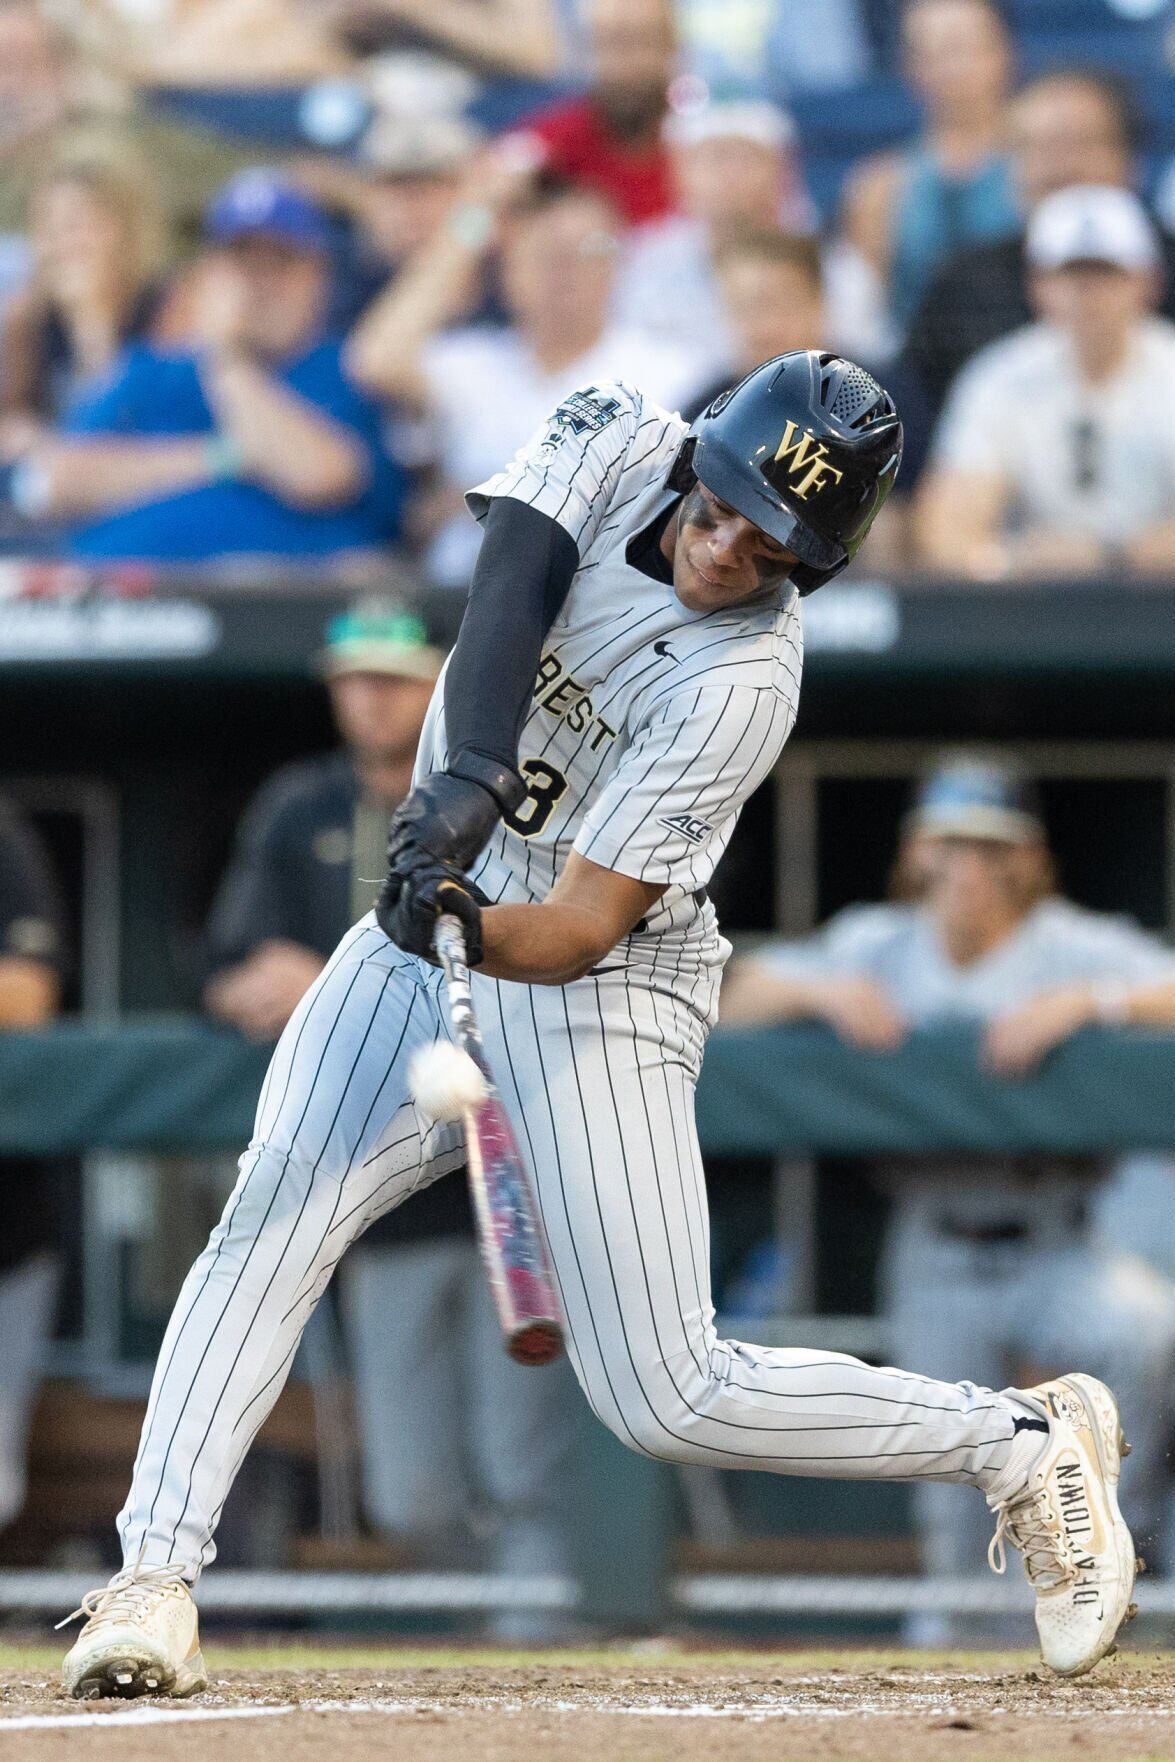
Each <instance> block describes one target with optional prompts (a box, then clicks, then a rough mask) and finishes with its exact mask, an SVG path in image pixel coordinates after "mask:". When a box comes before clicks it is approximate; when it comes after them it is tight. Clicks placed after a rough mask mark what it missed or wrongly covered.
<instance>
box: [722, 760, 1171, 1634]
mask: <svg viewBox="0 0 1175 1762" xmlns="http://www.w3.org/2000/svg"><path fill="white" fill-rule="evenodd" d="M892 891H893V893H894V894H895V896H896V897H895V898H894V899H893V900H892V901H890V902H888V903H886V904H882V905H860V906H852V907H849V908H848V909H847V910H845V911H842V912H839V913H838V914H837V915H836V917H834V918H833V919H831V920H830V922H829V923H828V924H826V925H825V926H824V927H823V928H822V929H821V930H820V932H819V933H818V934H817V935H815V936H812V937H810V938H808V939H806V940H805V941H802V942H792V943H782V942H780V943H769V944H766V945H764V946H762V947H761V948H760V949H758V950H757V951H756V953H755V954H754V955H753V956H751V957H749V958H748V959H746V960H745V961H742V962H740V963H739V964H738V965H736V966H735V968H734V970H733V972H732V974H731V977H730V979H729V980H728V981H727V983H726V984H725V985H724V987H723V995H722V1019H723V1021H724V1022H743V1023H752V1022H771V1021H798V1020H816V1021H823V1022H826V1023H827V1024H828V1025H829V1027H831V1028H832V1029H833V1030H834V1032H835V1033H836V1034H837V1035H838V1036H839V1037H840V1038H841V1039H842V1040H847V1041H849V1042H850V1043H851V1044H853V1045H855V1046H859V1047H861V1048H862V1049H863V1050H865V1051H870V1052H879V1053H881V1052H887V1051H891V1050H893V1048H895V1047H896V1046H898V1045H899V1044H901V1042H902V1041H904V1040H905V1039H906V1037H907V1036H908V1035H909V1034H910V1033H911V1032H912V1031H916V1030H917V1029H919V1028H923V1027H931V1026H934V1025H935V1024H939V1023H946V1022H961V1021H969V1022H972V1023H974V1024H976V1026H977V1027H979V1029H980V1032H981V1039H980V1049H981V1051H980V1056H981V1058H982V1060H983V1062H984V1064H985V1065H986V1067H987V1068H988V1069H989V1070H990V1071H992V1072H994V1073H995V1074H997V1075H999V1076H1001V1077H1004V1078H1006V1079H1010V1080H1015V1079H1018V1078H1021V1077H1024V1076H1027V1075H1028V1074H1029V1073H1030V1072H1031V1071H1032V1070H1034V1069H1035V1068H1036V1066H1037V1065H1038V1064H1039V1063H1040V1062H1041V1061H1042V1060H1043V1059H1044V1058H1046V1057H1047V1056H1048V1054H1049V1053H1050V1052H1051V1051H1052V1050H1053V1049H1054V1048H1055V1047H1057V1046H1059V1045H1061V1044H1062V1043H1063V1042H1064V1041H1066V1040H1068V1039H1069V1038H1070V1036H1071V1035H1073V1034H1075V1033H1076V1032H1077V1031H1078V1030H1079V1029H1080V1028H1082V1027H1084V1026H1086V1025H1089V1024H1094V1023H1102V1024H1103V1025H1115V1024H1119V1025H1125V1024H1134V1025H1138V1026H1147V1025H1149V1026H1152V1027H1158V1028H1169V1027H1170V1026H1171V1024H1172V1022H1173V1021H1175V954H1173V953H1172V952H1171V950H1169V949H1167V948H1165V947H1164V945H1163V944H1162V943H1161V942H1159V941H1158V940H1157V938H1155V937H1153V936H1150V935H1148V934H1147V933H1146V932H1144V931H1143V930H1141V929H1140V928H1139V927H1138V926H1137V925H1135V924H1132V923H1130V922H1129V921H1128V920H1126V919H1124V918H1119V917H1112V916H1110V915H1108V914H1106V913H1101V912H1091V911H1085V910H1083V909H1082V908H1081V907H1079V906H1077V905H1074V904H1072V903H1071V902H1070V901H1068V900H1066V899H1063V898H1061V897H1060V896H1059V895H1058V894H1057V892H1056V878H1055V874H1054V870H1053V862H1052V858H1051V855H1050V853H1049V848H1048V844H1047V840H1046V833H1045V827H1044V823H1043V821H1042V819H1041V815H1040V807H1039V804H1038V802H1037V799H1036V795H1035V791H1034V790H1033V789H1032V788H1031V787H1030V786H1029V785H1028V784H1027V783H1026V782H1025V781H1024V780H1023V779H1022V778H1021V777H1020V776H1019V775H1018V774H1017V773H1016V772H1015V770H1013V769H1012V768H1010V767H1009V766H1007V765H1005V764H1003V763H1001V762H998V761H996V760H993V759H990V758H988V757H987V756H985V755H983V754H978V753H971V754H967V753H958V754H950V755H947V756H945V757H944V758H943V759H941V760H940V761H939V762H938V763H937V764H935V765H934V766H933V767H932V768H931V769H930V770H929V771H928V772H927V774H926V775H925V776H924V778H923V779H922V781H921V783H920V785H919V788H918V791H917V794H916V797H915V801H914V805H913V809H912V811H911V813H910V814H909V816H908V818H907V820H906V823H905V826H904V829H903V837H902V843H901V847H900V850H899V853H898V862H897V865H896V868H895V871H894V883H893V889H892ZM1107 1162H1108V1159H1106V1158H1098V1157H1096V1156H1092V1155H1089V1156H1059V1155H1048V1156H1046V1155H1042V1154H1040V1153H1036V1154H1025V1155H1022V1156H1020V1155H1015V1154H1012V1153H999V1154H994V1153H993V1154H979V1153H970V1154H952V1155H950V1156H939V1157H935V1156H919V1157H901V1158H898V1157H892V1158H889V1159H887V1160H886V1161H885V1162H880V1161H878V1162H874V1163H873V1164H872V1165H871V1168H870V1173H871V1175H872V1176H873V1178H874V1179H875V1180H876V1181H877V1182H878V1183H879V1184H880V1185H881V1186H882V1188H883V1189H884V1190H885V1191H887V1192H888V1193H890V1194H891V1195H892V1197H893V1199H894V1201H895V1204H894V1209H893V1213H892V1216H891V1221H890V1224H889V1228H888V1233H887V1238H886V1242H885V1245H884V1250H883V1256H882V1298H881V1308H882V1312H883V1315H884V1320H885V1329H886V1340H885V1351H886V1353H887V1354H892V1355H893V1356H894V1358H895V1359H896V1360H897V1361H898V1362H900V1363H902V1364H910V1365H913V1366H914V1367H915V1369H917V1370H918V1371H920V1372H921V1373H922V1374H923V1375H927V1376H935V1377H941V1376H949V1375H954V1374H955V1372H956V1369H957V1367H958V1366H960V1365H961V1364H963V1363H964V1362H966V1363H967V1364H969V1365H971V1364H975V1363H976V1362H978V1363H979V1365H980V1367H981V1368H980V1370H979V1371H978V1372H977V1373H976V1374H978V1375H979V1376H980V1377H982V1378H987V1379H989V1380H994V1381H995V1382H997V1383H998V1382H1000V1381H1001V1379H1003V1380H1006V1379H1007V1377H1008V1376H1011V1375H1013V1367H1017V1368H1018V1370H1020V1371H1024V1370H1026V1368H1027V1367H1028V1366H1032V1367H1034V1368H1033V1375H1036V1374H1037V1373H1038V1372H1039V1370H1040V1368H1041V1367H1043V1366H1044V1365H1047V1364H1051V1363H1054V1362H1055V1361H1059V1360H1060V1359H1064V1358H1067V1357H1069V1356H1072V1355H1073V1354H1074V1353H1076V1354H1077V1355H1078V1356H1079V1357H1081V1359H1082V1362H1083V1363H1084V1362H1085V1361H1086V1360H1088V1361H1089V1362H1090V1363H1093V1364H1095V1365H1098V1366H1099V1367H1100V1371H1099V1374H1100V1375H1103V1376H1112V1378H1113V1382H1114V1387H1115V1389H1116V1391H1117V1393H1118V1395H1119V1397H1120V1399H1121V1403H1122V1412H1123V1414H1124V1415H1126V1416H1128V1417H1127V1420H1126V1423H1127V1424H1128V1425H1129V1426H1130V1428H1131V1436H1132V1438H1133V1442H1134V1446H1135V1453H1134V1456H1133V1458H1132V1461H1131V1470H1132V1473H1131V1487H1130V1490H1129V1499H1130V1501H1131V1502H1132V1512H1133V1518H1134V1523H1135V1529H1134V1534H1135V1537H1136V1539H1137V1541H1138V1543H1139V1546H1140V1547H1141V1548H1142V1550H1143V1552H1144V1553H1146V1554H1147V1555H1148V1556H1150V1557H1151V1558H1152V1560H1153V1558H1154V1553H1155V1529H1156V1524H1157V1523H1158V1522H1159V1521H1161V1507H1162V1500H1163V1496H1164V1492H1165V1486H1166V1465H1165V1460H1164V1454H1165V1446H1166V1441H1167V1431H1166V1425H1167V1391H1168V1389H1169V1386H1170V1376H1171V1370H1172V1362H1173V1352H1175V1289H1173V1288H1172V1286H1171V1285H1170V1284H1169V1282H1168V1281H1167V1280H1165V1279H1163V1278H1162V1277H1161V1276H1160V1275H1159V1274H1158V1273H1157V1272H1155V1271H1153V1270H1152V1269H1151V1268H1150V1267H1149V1266H1147V1265H1146V1264H1145V1263H1144V1262H1143V1261H1142V1260H1138V1259H1135V1258H1133V1257H1132V1256H1128V1255H1124V1254H1121V1253H1119V1252H1117V1251H1116V1250H1114V1249H1112V1248H1109V1247H1106V1246H1104V1245H1103V1244H1102V1242H1101V1241H1100V1239H1099V1238H1098V1236H1097V1234H1096V1232H1095V1230H1094V1228H1093V1216H1094V1209H1095V1205H1096V1201H1097V1198H1098V1196H1099V1195H1100V1193H1101V1191H1102V1189H1103V1188H1104V1187H1105V1185H1106V1174H1107ZM915 1511H916V1515H917V1519H918V1523H919V1528H920V1530H921V1539H922V1551H923V1564H924V1566H925V1567H926V1568H927V1569H928V1570H930V1571H932V1572H938V1573H943V1574H955V1573H966V1572H969V1571H971V1570H972V1567H973V1564H974V1560H975V1559H976V1558H977V1557H978V1554H977V1553H976V1552H974V1551H973V1550H975V1549H976V1548H977V1547H978V1543H977V1537H976V1532H975V1531H974V1530H973V1529H972V1528H971V1514H970V1512H969V1511H968V1510H967V1509H966V1508H965V1502H964V1501H960V1500H959V1499H958V1497H957V1495H956V1494H955V1493H954V1491H953V1489H952V1488H950V1487H946V1486H941V1485H939V1486H931V1485H930V1484H929V1483H928V1482H919V1483H918V1485H917V1487H916V1488H915ZM917 1637H918V1638H920V1639H921V1640H922V1641H924V1642H926V1643H930V1642H932V1641H933V1643H939V1642H940V1641H942V1640H943V1639H944V1638H949V1637H950V1636H949V1634H948V1635H944V1634H943V1633H942V1632H924V1631H921V1630H920V1631H919V1633H918V1635H917Z"/></svg>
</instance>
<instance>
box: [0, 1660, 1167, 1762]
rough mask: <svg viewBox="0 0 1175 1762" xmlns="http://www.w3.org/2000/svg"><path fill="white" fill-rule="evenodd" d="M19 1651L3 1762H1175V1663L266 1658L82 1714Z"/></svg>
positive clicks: (4, 1681) (0, 1705)
mask: <svg viewBox="0 0 1175 1762" xmlns="http://www.w3.org/2000/svg"><path fill="white" fill-rule="evenodd" d="M57 1658H58V1654H57V1653H56V1652H49V1651H47V1650H46V1649H45V1648H43V1647H37V1648H29V1649H25V1650H19V1649H13V1648H7V1649H5V1650H4V1651H3V1652H2V1653H0V1754H2V1755H3V1757H5V1758H9V1757H11V1758H24V1757H26V1756H27V1757H28V1758H30V1759H35V1762H58V1759H59V1758H61V1759H64V1758H69V1759H70V1762H98V1759H99V1758H101V1759H103V1762H105V1759H106V1758H117V1762H196V1758H200V1759H201V1762H203V1759H204V1758H206V1757H208V1756H210V1755H213V1754H215V1755H217V1756H231V1757H232V1758H233V1762H311V1759H313V1762H320V1759H327V1758H329V1762H360V1759H361V1758H362V1759H364V1762H366V1758H368V1757H370V1756H371V1755H373V1754H375V1755H387V1756H389V1757H394V1758H395V1762H467V1759H476V1762H808V1759H809V1758H811V1759H813V1762H831V1759H834V1758H839V1757H846V1758H849V1757H851V1758H868V1759H869V1762H923V1759H930V1758H934V1762H944V1759H945V1762H953V1759H954V1758H956V1757H957V1758H959V1759H960V1762H1013V1759H1015V1762H1061V1759H1062V1758H1064V1759H1065V1762H1072V1759H1073V1758H1075V1757H1081V1758H1083V1759H1087V1762H1094V1759H1096V1762H1103V1759H1105V1762H1127V1759H1129V1762H1175V1655H1173V1654H1171V1653H1163V1654H1146V1653H1135V1654H1132V1655H1131V1656H1129V1657H1128V1658H1122V1659H1115V1660H1114V1661H1113V1662H1112V1663H1110V1664H1109V1665H1103V1666H1102V1667H1101V1668H1100V1669H1099V1671H1098V1672H1097V1673H1096V1674H1095V1675H1094V1676H1093V1677H1091V1678H1087V1679H1085V1680H1084V1681H1081V1682H1075V1683H1068V1682H1060V1681H1058V1680H1056V1679H1048V1678H1046V1676H1045V1673H1044V1671H1043V1669H1042V1668H1040V1667H1039V1666H1038V1665H1037V1664H1036V1663H1034V1661H1032V1660H1031V1659H1029V1658H1028V1657H1027V1656H1026V1655H1024V1654H1015V1655H1006V1656H1002V1655H998V1654H985V1653H974V1654H954V1655H952V1654H946V1653H944V1654H941V1655H938V1654H934V1655H932V1654H927V1653H917V1654H915V1653H908V1652H907V1653H902V1652H891V1653H882V1652H872V1653H866V1652H843V1653H829V1652H822V1653H790V1654H787V1653H784V1654H773V1653H765V1652H745V1653H730V1652H723V1653H703V1652H697V1651H688V1650H680V1649H673V1648H670V1647H657V1648H653V1647H649V1648H640V1649H633V1648H629V1649H627V1650H625V1651H615V1652H593V1653H558V1652H553V1653H545V1654H542V1655H536V1656H534V1657H525V1658H523V1657H519V1656H517V1655H507V1654H502V1655H495V1654H492V1653H471V1652H464V1653H462V1652H451V1653H436V1654H432V1653H421V1652H411V1651H403V1650H398V1651H392V1650H389V1651H387V1652H386V1653H383V1652H372V1651H370V1650H365V1651H364V1652H362V1653H360V1652H354V1651H353V1652H339V1651H337V1650H336V1651H334V1652H332V1653H331V1655H330V1657H329V1658H327V1657H326V1656H325V1655H324V1653H323V1652H321V1651H320V1652H318V1653H314V1652H307V1651H306V1650H304V1649H300V1650H297V1651H295V1650H290V1651H288V1652H274V1651H272V1650H266V1651H263V1652H262V1651H257V1650H252V1651H250V1652H248V1653H245V1652H241V1651H237V1650H234V1649H231V1648H228V1647H223V1646H219V1647H218V1646H216V1645H213V1646H212V1647H211V1648H209V1654H208V1663H209V1668H210V1671H211V1675H212V1685H211V1689H210V1692H209V1693H207V1694H204V1695H199V1696H197V1697H195V1698H194V1699H193V1700H191V1701H186V1702H168V1703H165V1704H163V1705H152V1706H147V1705H145V1704H144V1703H142V1702H122V1701H115V1702H111V1701H102V1702H90V1703H87V1704H85V1705H79V1704H78V1703H76V1702H70V1701H66V1700H65V1699H64V1698H63V1697H62V1695H61V1692H60V1690H59V1688H58V1687H57V1683H56V1663H57Z"/></svg>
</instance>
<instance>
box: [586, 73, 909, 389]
mask: <svg viewBox="0 0 1175 1762" xmlns="http://www.w3.org/2000/svg"><path fill="white" fill-rule="evenodd" d="M663 133H664V138H665V143H666V146H667V147H668V149H669V154H670V166H671V170H672V174H673V182H674V186H675V188H676V191H677V200H678V207H679V212H676V213H673V214H669V215H665V216H662V217H660V218H658V219H656V220H653V221H651V222H649V223H648V224H647V225H644V226H640V227H637V228H635V229H634V230H633V231H632V232H630V233H629V235H628V237H627V239H626V241H625V254H624V258H623V260H622V262H621V265H620V270H619V273H618V275H617V278H616V287H615V290H614V295H613V303H614V311H615V315H616V318H617V320H618V322H619V323H621V324H622V325H624V326H626V327H630V326H632V325H639V326H640V327H642V328H644V329H645V330H648V331H653V332H654V333H655V334H657V335H659V336H663V337H665V338H667V339H669V340H671V341H673V342H675V343H677V344H678V345H680V346H683V347H686V348H688V349H690V350H691V351H692V352H693V354H694V356H695V358H696V359H697V360H699V361H700V362H702V363H703V364H704V367H705V368H706V370H707V373H706V377H707V379H710V378H714V377H716V376H717V375H720V374H721V373H722V372H723V371H724V370H727V369H729V368H730V366H731V364H732V362H734V361H736V360H737V359H738V357H739V353H740V346H739V338H738V326H737V325H735V324H732V322H731V318H730V314H729V313H728V311H727V307H726V302H725V300H724V299H723V294H722V288H721V285H720V281H721V278H720V276H719V274H718V270H717V261H718V258H719V256H720V255H721V253H722V251H723V249H724V247H725V246H726V245H727V244H728V243H729V242H730V240H731V239H732V238H734V237H735V236H737V235H738V234H740V233H742V232H745V231H746V230H747V229H748V228H754V229H755V230H757V231H761V230H764V229H771V230H778V229H780V228H782V229H783V230H784V231H785V232H788V233H790V234H792V235H794V236H795V237H797V238H802V237H808V236H814V235H815V232H816V227H817V224H818V215H817V213H816V210H815V208H814V206H813V204H812V200H811V197H810V196H809V194H808V191H807V188H806V185H805V182H804V176H803V171H802V168H801V165H800V159H799V153H798V149H797V141H796V127H795V123H794V122H793V120H792V118H791V116H790V115H789V114H788V112H787V111H786V110H783V109H781V108H780V106H779V105H778V104H773V103H771V102H769V101H768V100H767V99H762V98H721V99H714V100H712V101H711V102H709V103H706V104H703V105H701V106H699V107H698V108H696V109H691V110H682V111H678V112H674V113H673V114H671V115H670V116H669V117H667V119H666V121H665V125H664V129H663ZM822 255H823V258H824V263H823V280H824V286H825V298H826V302H827V314H826V316H827V327H826V330H825V333H824V335H823V336H821V337H819V338H817V339H813V340H815V341H816V342H818V343H819V345H820V346H821V347H829V348H840V349H843V350H844V351H845V352H846V353H847V354H851V355H853V357H854V358H855V359H861V358H864V359H866V360H870V361H872V360H874V359H876V358H878V357H879V356H881V355H882V354H884V353H885V352H886V351H887V347H888V344H889V342H890V340H891V339H890V338H889V336H888V333H887V330H886V327H885V324H884V320H883V315H882V314H881V312H880V308H879V306H878V304H877V301H876V299H875V289H874V287H873V285H872V282H871V280H870V278H868V277H867V276H864V277H863V276H862V275H861V273H860V268H859V265H858V264H857V263H855V262H854V260H853V259H852V258H851V257H850V256H849V254H848V253H846V252H844V251H843V250H842V249H840V248H839V246H837V245H832V246H828V247H826V248H825V249H824V251H823V253H822ZM788 347H791V345H790V344H788Z"/></svg>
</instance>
